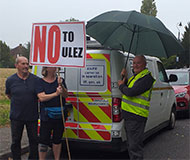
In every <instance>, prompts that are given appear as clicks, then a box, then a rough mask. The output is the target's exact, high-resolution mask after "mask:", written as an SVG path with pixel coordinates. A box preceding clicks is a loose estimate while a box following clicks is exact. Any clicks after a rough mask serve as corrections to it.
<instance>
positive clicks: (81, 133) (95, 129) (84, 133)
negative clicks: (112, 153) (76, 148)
mask: <svg viewBox="0 0 190 160" xmlns="http://www.w3.org/2000/svg"><path fill="white" fill-rule="evenodd" d="M66 129H67V137H68V138H73V139H75V138H78V139H86V140H99V141H110V140H111V125H97V124H87V123H80V124H77V123H69V122H67V123H66ZM77 131H78V132H77ZM63 136H64V137H65V133H64V135H63Z"/></svg>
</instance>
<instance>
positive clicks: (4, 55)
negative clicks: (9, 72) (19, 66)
mask: <svg viewBox="0 0 190 160" xmlns="http://www.w3.org/2000/svg"><path fill="white" fill-rule="evenodd" d="M10 67H14V58H13V57H12V56H11V54H10V48H9V47H8V46H7V44H6V43H5V42H2V41H1V40H0V68H10Z"/></svg>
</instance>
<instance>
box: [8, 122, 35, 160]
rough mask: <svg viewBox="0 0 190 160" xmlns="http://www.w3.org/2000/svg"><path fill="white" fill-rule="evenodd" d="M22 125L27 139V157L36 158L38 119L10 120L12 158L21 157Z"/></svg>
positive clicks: (15, 159) (16, 159)
mask: <svg viewBox="0 0 190 160" xmlns="http://www.w3.org/2000/svg"><path fill="white" fill-rule="evenodd" d="M24 126H26V130H27V135H28V139H29V157H28V159H38V137H37V128H38V121H16V120H11V134H12V144H11V152H12V156H13V159H14V160H18V159H21V139H22V133H23V129H24Z"/></svg>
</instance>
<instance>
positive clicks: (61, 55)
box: [30, 22, 86, 67]
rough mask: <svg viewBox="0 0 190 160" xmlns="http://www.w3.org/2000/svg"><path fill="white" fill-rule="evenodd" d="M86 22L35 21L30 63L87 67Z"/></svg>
mask: <svg viewBox="0 0 190 160" xmlns="http://www.w3.org/2000/svg"><path fill="white" fill-rule="evenodd" d="M85 57H86V32H85V24H84V22H60V23H34V24H33V26H32V39H31V49H30V65H42V66H54V67H85Z"/></svg>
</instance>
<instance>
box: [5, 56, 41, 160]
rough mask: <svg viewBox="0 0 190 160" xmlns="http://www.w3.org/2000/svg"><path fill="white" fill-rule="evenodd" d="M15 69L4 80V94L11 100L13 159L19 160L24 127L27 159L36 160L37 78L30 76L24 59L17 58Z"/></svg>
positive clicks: (26, 60)
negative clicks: (27, 151)
mask: <svg viewBox="0 0 190 160" xmlns="http://www.w3.org/2000/svg"><path fill="white" fill-rule="evenodd" d="M15 67H16V68H17V73H15V74H13V75H12V76H10V77H8V78H7V80H6V91H5V93H6V94H7V96H8V97H9V98H10V100H11V109H10V120H11V134H12V144H11V151H12V156H13V159H21V139H22V133H23V129H24V126H26V130H27V135H28V139H29V149H30V150H29V151H30V154H29V159H38V143H37V127H38V98H37V93H36V89H35V88H36V87H35V85H36V84H37V81H38V77H36V76H35V75H33V74H31V73H30V72H29V71H28V69H29V64H28V59H27V58H26V57H18V58H17V59H16V63H15Z"/></svg>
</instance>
